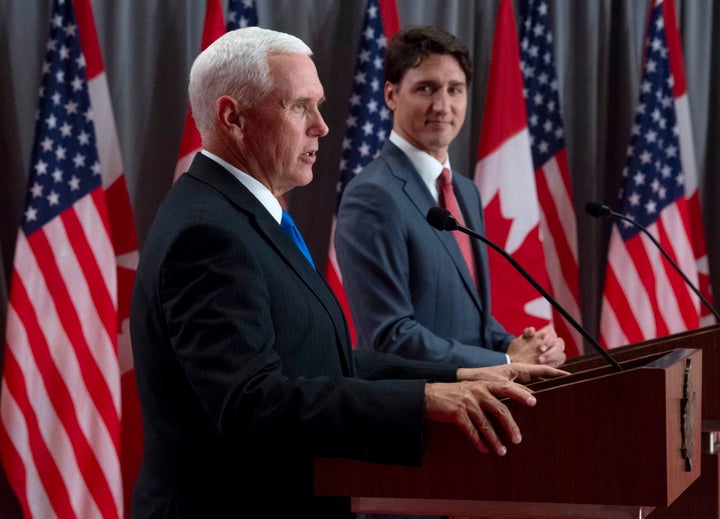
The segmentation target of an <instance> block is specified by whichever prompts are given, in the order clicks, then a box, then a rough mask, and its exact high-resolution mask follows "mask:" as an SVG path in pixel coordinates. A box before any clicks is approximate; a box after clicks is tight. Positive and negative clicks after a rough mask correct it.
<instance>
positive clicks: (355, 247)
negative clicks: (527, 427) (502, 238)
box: [335, 141, 513, 366]
mask: <svg viewBox="0 0 720 519" xmlns="http://www.w3.org/2000/svg"><path fill="white" fill-rule="evenodd" d="M453 188H454V190H455V194H456V197H457V199H458V203H459V205H460V208H461V211H462V212H463V215H464V217H465V224H466V225H467V226H468V227H470V228H473V229H475V230H477V231H478V232H480V233H484V229H485V224H484V221H483V214H482V204H481V201H480V194H479V192H478V190H477V188H476V187H475V185H474V184H473V183H472V181H471V180H469V179H468V178H466V177H463V176H462V175H460V174H454V175H453ZM435 205H437V204H436V202H435V201H434V199H433V197H432V195H431V194H430V192H429V191H428V189H427V186H426V185H425V184H424V183H423V181H422V179H421V177H420V174H419V173H418V172H417V170H416V169H415V167H414V166H413V165H412V163H411V162H410V160H409V159H408V158H407V156H406V155H405V153H403V152H402V151H401V150H400V148H398V147H397V146H395V145H394V144H392V143H391V142H389V141H387V142H386V143H385V145H384V147H383V149H382V152H381V153H380V155H379V156H378V157H377V158H376V159H375V160H374V161H373V162H371V163H370V164H369V165H368V166H367V167H366V168H365V169H364V170H363V171H362V172H361V173H360V174H359V175H358V176H357V177H355V178H354V179H353V180H352V181H351V182H350V183H349V184H348V186H347V188H346V189H345V191H344V193H343V195H342V201H341V203H340V208H339V209H338V216H337V227H336V230H335V250H336V254H337V259H338V263H339V265H340V270H341V273H342V278H343V284H344V286H345V289H346V291H347V295H348V298H349V301H350V308H351V310H352V315H353V320H354V322H355V325H356V328H357V332H358V348H359V349H370V350H378V351H383V352H392V353H397V354H399V355H402V356H404V357H407V358H413V359H425V360H439V361H447V362H457V363H460V364H462V365H463V366H487V365H494V364H504V363H505V362H506V357H505V355H504V352H505V351H506V350H507V346H508V343H509V342H510V340H512V338H513V336H512V335H510V334H508V333H507V332H506V331H505V329H504V328H503V327H502V326H501V325H500V324H499V323H498V322H497V321H496V320H495V319H494V318H493V316H492V315H491V313H490V296H489V293H490V280H489V278H488V262H487V250H486V248H485V246H484V245H482V244H481V243H480V242H477V241H474V240H473V241H472V246H473V251H474V255H475V259H476V266H477V272H478V277H479V279H480V285H481V287H480V291H479V293H478V290H476V289H475V288H474V285H473V281H472V278H471V277H470V273H469V271H468V269H467V266H466V265H465V262H464V260H463V257H462V254H461V253H460V248H459V247H458V245H457V242H456V241H455V238H454V237H453V235H452V233H451V232H447V231H438V230H436V229H434V228H433V227H431V226H430V224H428V223H427V221H426V220H425V217H426V215H427V212H428V210H429V209H430V208H431V207H433V206H435Z"/></svg>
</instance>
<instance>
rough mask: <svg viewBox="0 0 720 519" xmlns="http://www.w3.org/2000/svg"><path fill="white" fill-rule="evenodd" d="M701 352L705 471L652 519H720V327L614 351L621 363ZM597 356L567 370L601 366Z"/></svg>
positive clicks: (573, 363)
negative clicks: (677, 350) (678, 350)
mask: <svg viewBox="0 0 720 519" xmlns="http://www.w3.org/2000/svg"><path fill="white" fill-rule="evenodd" d="M681 347H682V348H699V349H702V352H703V377H702V384H703V389H702V394H703V395H704V397H703V400H702V431H703V433H702V434H703V441H702V443H703V446H704V450H703V452H702V463H701V464H702V469H701V474H700V477H699V478H698V479H697V480H696V481H695V482H694V483H693V484H692V485H690V487H689V488H688V489H687V490H686V491H685V492H684V493H683V494H682V495H681V496H680V498H679V499H677V500H676V501H674V502H673V504H672V506H670V507H658V508H657V509H655V511H654V512H653V515H652V519H690V518H692V519H717V518H720V445H717V441H716V440H714V434H715V433H716V432H717V431H720V398H719V397H720V376H719V375H718V374H720V325H713V326H708V327H706V328H700V329H697V330H690V331H687V332H683V333H678V334H676V335H672V336H669V337H663V338H660V339H654V340H650V341H645V342H641V343H637V344H631V345H629V346H624V347H622V348H616V349H613V350H611V353H612V355H613V357H614V358H615V359H617V360H619V361H621V360H623V359H632V358H637V357H639V356H642V355H647V354H651V353H659V352H663V351H670V350H672V349H673V348H681ZM603 363H604V360H603V359H602V357H601V356H600V355H598V354H591V355H585V356H583V357H578V358H576V359H571V360H570V361H568V362H567V364H566V365H565V366H563V367H564V368H565V369H567V370H568V371H571V372H579V371H584V370H588V369H591V368H592V367H594V366H602V365H603Z"/></svg>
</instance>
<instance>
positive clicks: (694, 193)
mask: <svg viewBox="0 0 720 519" xmlns="http://www.w3.org/2000/svg"><path fill="white" fill-rule="evenodd" d="M663 13H664V16H665V36H666V38H667V43H668V51H669V55H670V68H671V69H672V74H673V97H674V100H675V117H676V118H677V126H678V131H679V134H678V136H679V138H680V157H681V160H682V165H683V175H684V179H685V199H686V200H687V203H688V215H689V218H690V227H691V229H692V231H691V236H692V250H693V251H694V253H695V262H696V264H697V265H696V266H697V272H698V288H699V290H700V293H701V294H702V295H703V297H704V298H705V299H707V300H708V301H709V302H710V303H711V304H712V301H713V296H712V288H711V282H710V265H709V263H708V257H707V246H706V243H705V231H704V225H703V217H702V209H701V204H700V194H699V190H698V173H697V165H696V162H695V144H694V143H693V137H692V122H691V119H690V106H689V100H688V94H687V83H686V81H685V65H684V59H683V54H682V46H681V44H680V31H679V30H678V27H677V20H676V16H675V5H674V3H673V1H672V0H668V1H666V2H665V4H664V5H663ZM700 322H701V324H703V325H709V324H712V323H714V322H715V318H714V317H713V315H712V313H711V312H710V310H709V309H708V308H706V307H705V306H704V305H702V306H701V307H700Z"/></svg>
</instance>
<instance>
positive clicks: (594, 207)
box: [585, 202, 720, 321]
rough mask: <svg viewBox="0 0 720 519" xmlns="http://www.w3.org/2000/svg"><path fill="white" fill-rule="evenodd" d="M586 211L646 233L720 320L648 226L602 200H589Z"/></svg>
mask: <svg viewBox="0 0 720 519" xmlns="http://www.w3.org/2000/svg"><path fill="white" fill-rule="evenodd" d="M585 212H586V213H587V214H589V215H590V216H592V217H595V218H604V217H606V216H613V217H615V218H619V219H620V220H623V221H625V222H628V223H629V224H630V225H632V226H633V227H635V228H636V229H638V230H639V231H641V232H642V233H644V234H645V236H647V237H648V238H650V241H652V242H653V244H654V245H655V247H657V248H658V250H659V251H660V253H661V254H662V255H663V256H664V257H665V259H666V260H667V261H668V263H670V265H672V267H673V268H674V269H675V270H676V271H677V273H678V274H680V277H682V278H683V281H685V283H686V284H687V286H689V287H690V288H691V289H692V291H693V292H695V295H697V296H698V297H699V298H700V301H702V302H703V304H704V305H705V307H706V308H707V309H708V310H710V312H712V314H713V315H714V316H715V319H717V320H718V321H720V314H718V311H717V310H715V308H714V307H713V306H712V305H711V304H710V302H709V301H708V300H707V299H705V297H704V296H703V295H702V294H701V293H700V290H698V288H697V287H696V286H695V285H694V284H693V282H692V281H690V279H688V277H687V276H686V275H685V272H683V271H682V269H681V268H680V266H679V265H678V264H677V263H675V261H674V260H673V259H672V258H671V257H670V254H668V252H667V251H666V250H665V249H664V248H663V246H662V245H660V242H659V241H657V239H656V238H655V236H653V235H652V233H651V232H650V231H648V230H647V228H645V227H644V226H642V225H640V224H639V223H638V222H636V221H635V220H633V219H632V218H630V217H629V216H625V215H624V214H622V213H618V212H616V211H613V210H612V209H610V208H609V207H608V206H606V205H605V204H601V203H600V202H588V203H587V205H586V206H585Z"/></svg>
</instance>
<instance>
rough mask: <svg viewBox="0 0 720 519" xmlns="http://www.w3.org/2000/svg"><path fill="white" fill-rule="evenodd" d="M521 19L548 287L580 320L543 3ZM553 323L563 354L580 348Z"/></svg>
mask: <svg viewBox="0 0 720 519" xmlns="http://www.w3.org/2000/svg"><path fill="white" fill-rule="evenodd" d="M520 19H521V24H520V59H521V63H520V66H521V69H522V72H523V80H524V84H525V89H524V96H525V106H526V107H527V116H528V123H529V126H528V128H529V131H530V145H531V151H532V158H533V166H534V168H535V183H536V186H537V194H538V201H539V202H540V226H541V232H542V235H543V248H544V251H545V266H546V269H547V273H548V278H549V280H550V288H551V290H550V292H551V293H552V295H553V296H554V297H555V299H557V300H558V302H559V303H560V304H561V305H562V306H563V307H564V308H565V309H566V310H567V311H568V313H570V315H572V317H573V318H574V319H575V320H576V321H578V322H580V287H579V278H578V255H577V224H576V219H575V206H574V201H573V193H572V184H571V183H570V168H569V166H568V160H567V152H566V150H565V138H564V135H565V133H564V128H563V121H562V116H561V114H560V98H559V95H558V80H557V74H556V73H555V58H554V52H553V45H552V43H553V38H552V31H551V29H550V20H549V18H548V5H547V2H545V0H523V1H522V2H521V3H520ZM553 323H554V325H555V329H556V330H557V332H558V335H560V337H563V338H564V339H565V352H566V354H567V356H568V357H574V356H577V355H578V354H579V353H580V352H581V351H582V338H581V337H580V335H579V334H578V332H577V331H575V330H574V329H573V328H572V327H571V326H569V325H568V324H567V322H566V321H565V319H564V318H563V317H562V316H561V315H560V314H559V313H557V311H556V310H553Z"/></svg>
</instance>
